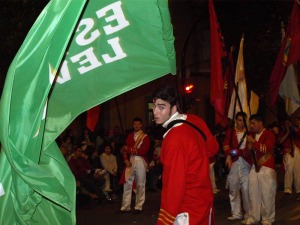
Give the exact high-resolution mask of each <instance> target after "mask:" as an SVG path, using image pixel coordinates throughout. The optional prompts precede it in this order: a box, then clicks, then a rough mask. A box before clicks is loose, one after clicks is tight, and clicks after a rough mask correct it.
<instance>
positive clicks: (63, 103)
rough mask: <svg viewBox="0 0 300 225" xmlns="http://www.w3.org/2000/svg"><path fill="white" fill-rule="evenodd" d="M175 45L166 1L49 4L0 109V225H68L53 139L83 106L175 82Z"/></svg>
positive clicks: (69, 212) (62, 168) (64, 169)
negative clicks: (168, 79)
mask: <svg viewBox="0 0 300 225" xmlns="http://www.w3.org/2000/svg"><path fill="white" fill-rule="evenodd" d="M86 3H88V4H87V5H86ZM81 15H82V17H81ZM145 28H147V29H145ZM73 32H75V35H74V36H73V35H72V34H73ZM69 41H71V42H70V43H71V44H70V46H69V48H68V49H67V47H68V43H69ZM173 42H174V37H173V29H172V25H171V22H170V15H169V11H168V1H165V0H159V1H157V0H132V1H116V2H113V3H112V1H109V0H103V1H88V0H87V1H77V0H51V1H50V2H49V3H48V5H47V6H46V7H45V9H44V10H43V11H42V13H41V15H40V16H39V17H38V19H37V20H36V22H35V24H34V25H33V27H32V28H31V30H30V32H29V33H28V35H27V37H26V39H25V41H24V43H23V45H22V46H21V48H20V50H19V52H18V53H17V55H16V57H15V59H14V61H13V62H12V64H11V66H10V69H9V71H8V74H7V78H6V81H5V86H4V89H3V94H2V98H1V102H0V140H1V144H2V150H1V152H0V185H1V196H0V224H10V225H14V224H46V225H47V224H49V225H55V224H75V223H76V218H75V188H76V185H75V180H74V176H73V175H72V173H71V171H70V169H69V167H68V165H67V163H66V161H65V159H64V158H63V156H62V154H61V153H60V150H59V148H58V146H57V145H56V143H55V139H56V137H58V136H59V134H60V133H61V132H62V131H63V130H64V129H65V128H66V127H67V126H68V125H69V124H70V123H71V122H72V121H73V120H74V119H75V118H76V116H77V115H79V114H80V113H82V112H84V111H86V110H88V109H89V108H92V107H94V106H95V105H99V104H100V103H102V102H104V101H106V100H108V99H110V98H112V97H114V96H116V95H119V94H121V93H124V92H126V91H128V90H130V89H133V88H135V87H137V86H139V85H142V84H144V83H147V82H149V81H152V80H154V79H156V78H158V77H161V76H163V75H165V74H167V73H173V74H174V73H175V71H176V67H175V51H174V44H173ZM66 49H67V52H66ZM64 56H65V57H64ZM61 63H62V64H61ZM60 65H61V66H60ZM45 213H46V214H45Z"/></svg>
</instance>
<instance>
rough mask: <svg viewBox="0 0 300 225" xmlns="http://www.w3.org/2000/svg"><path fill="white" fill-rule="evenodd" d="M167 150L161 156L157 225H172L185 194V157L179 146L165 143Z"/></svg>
mask: <svg viewBox="0 0 300 225" xmlns="http://www.w3.org/2000/svg"><path fill="white" fill-rule="evenodd" d="M166 144H167V146H168V148H167V149H165V151H164V153H163V154H162V155H161V157H162V159H163V177H162V179H163V181H162V182H163V186H164V188H163V190H162V197H161V208H160V211H159V216H158V220H157V225H172V224H173V222H174V220H175V217H176V216H177V214H179V213H180V207H181V205H182V202H183V197H184V193H185V176H186V173H187V157H186V155H185V154H184V151H182V149H180V146H178V145H176V141H175V140H174V139H173V141H172V143H170V142H169V143H166Z"/></svg>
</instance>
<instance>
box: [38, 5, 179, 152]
mask: <svg viewBox="0 0 300 225" xmlns="http://www.w3.org/2000/svg"><path fill="white" fill-rule="evenodd" d="M99 5H100V6H101V5H103V6H105V7H99ZM83 18H84V19H83V21H82V22H81V24H80V25H79V28H78V30H77V33H76V36H75V41H74V42H72V44H71V46H70V49H69V50H68V56H67V57H66V59H65V62H64V64H63V67H62V70H61V73H60V74H59V77H58V82H56V84H55V86H54V89H53V93H52V94H51V98H50V99H49V107H48V113H47V119H46V120H47V123H46V128H45V129H46V133H45V140H44V142H45V148H47V145H48V144H49V143H51V142H52V141H53V140H55V139H56V138H57V136H58V135H59V134H60V133H61V132H62V131H63V130H64V128H65V127H67V126H68V125H69V124H70V122H71V121H72V120H73V119H74V118H75V117H76V116H78V115H79V114H80V113H82V112H84V111H86V110H87V109H89V108H91V107H94V106H95V105H99V104H101V103H103V102H105V101H107V100H109V99H111V98H113V97H115V96H118V95H120V94H122V93H125V92H127V91H129V90H131V89H133V88H136V87H138V86H140V85H142V84H145V83H147V82H150V81H152V80H154V79H157V78H159V77H161V76H163V75H165V74H168V73H173V74H175V72H176V67H175V50H174V36H173V33H172V30H173V29H172V24H171V22H170V15H169V11H168V2H167V1H165V0H159V1H156V0H150V1H146V0H141V1H138V0H134V1H117V2H115V3H111V1H110V0H105V1H101V4H100V3H99V2H98V1H91V2H90V4H89V5H88V7H87V9H86V11H85V13H84V15H83ZM92 21H97V23H96V22H95V23H94V24H92V25H93V27H92V28H90V32H91V33H94V36H93V38H88V37H85V38H83V37H82V36H83V34H85V33H86V32H87V31H86V29H87V28H86V27H87V25H86V24H89V23H93V22H92ZM92 25H90V26H92ZM145 27H147V29H145ZM97 30H98V31H99V32H97ZM92 31H93V32H92ZM137 34H139V35H137ZM81 39H83V40H81ZM83 84H84V85H83ZM87 87H88V88H87ZM95 90H97V91H96V92H95ZM68 93H72V98H68V101H65V99H64V98H63V97H62V96H68ZM91 96H92V97H91ZM83 98H86V99H84V100H82V99H83ZM80 100H82V101H80ZM79 102H80V104H78V103H79ZM74 105H76V107H74Z"/></svg>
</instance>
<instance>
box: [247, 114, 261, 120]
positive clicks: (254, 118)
mask: <svg viewBox="0 0 300 225" xmlns="http://www.w3.org/2000/svg"><path fill="white" fill-rule="evenodd" d="M249 120H256V121H260V122H262V117H261V115H259V114H253V115H252V116H250V118H249Z"/></svg>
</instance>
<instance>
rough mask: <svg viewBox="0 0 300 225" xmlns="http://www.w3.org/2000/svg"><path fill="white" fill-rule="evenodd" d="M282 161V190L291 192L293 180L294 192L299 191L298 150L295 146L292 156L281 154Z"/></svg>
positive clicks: (299, 160)
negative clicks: (283, 170) (283, 171)
mask: <svg viewBox="0 0 300 225" xmlns="http://www.w3.org/2000/svg"><path fill="white" fill-rule="evenodd" d="M283 163H284V169H285V174H284V192H286V193H292V184H293V182H294V187H295V192H296V193H300V150H299V148H298V147H297V146H295V151H294V157H292V156H291V155H290V154H285V155H284V156H283Z"/></svg>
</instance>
